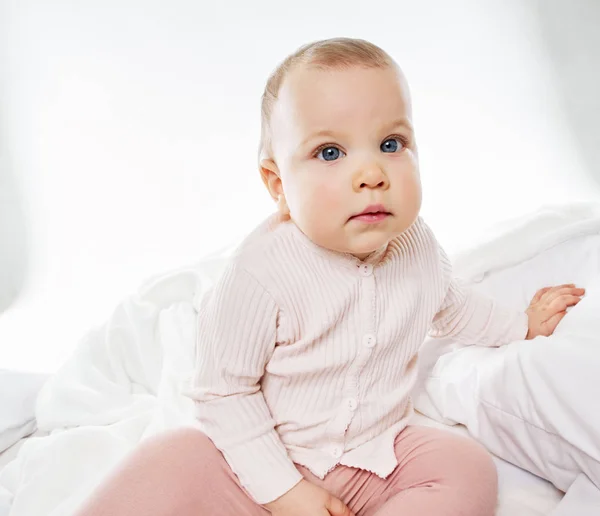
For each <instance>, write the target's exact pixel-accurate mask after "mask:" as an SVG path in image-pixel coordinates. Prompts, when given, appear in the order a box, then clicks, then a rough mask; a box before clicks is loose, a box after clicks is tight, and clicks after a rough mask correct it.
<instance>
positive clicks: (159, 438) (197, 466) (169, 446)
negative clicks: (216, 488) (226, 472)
mask: <svg viewBox="0 0 600 516" xmlns="http://www.w3.org/2000/svg"><path fill="white" fill-rule="evenodd" d="M139 453H140V454H144V456H145V458H146V462H147V463H152V464H153V466H154V467H160V468H163V471H164V473H165V474H168V472H173V473H174V474H175V475H176V477H177V478H178V479H182V478H196V479H198V478H202V477H204V476H206V475H210V473H211V472H214V470H215V467H216V466H217V465H218V464H220V463H221V462H222V461H224V459H223V456H222V455H221V453H220V452H219V450H217V448H216V447H215V445H214V444H213V442H212V441H211V440H210V439H209V438H208V437H207V436H206V435H205V434H203V433H202V432H201V431H199V430H197V429H195V428H178V429H176V430H169V431H167V432H164V433H162V434H159V435H156V436H154V437H151V438H149V439H148V440H146V441H144V442H143V443H142V445H141V449H140V450H139Z"/></svg>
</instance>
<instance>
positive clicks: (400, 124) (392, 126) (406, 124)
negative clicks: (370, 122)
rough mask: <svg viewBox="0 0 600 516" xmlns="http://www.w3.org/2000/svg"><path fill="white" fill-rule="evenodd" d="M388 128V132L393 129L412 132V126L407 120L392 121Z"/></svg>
mask: <svg viewBox="0 0 600 516" xmlns="http://www.w3.org/2000/svg"><path fill="white" fill-rule="evenodd" d="M387 127H388V130H389V131H391V130H392V129H395V128H397V127H404V128H405V129H408V130H409V131H410V132H412V131H413V126H412V124H411V123H410V120H408V119H407V118H399V119H397V120H394V121H393V122H392V123H391V124H390V125H389V126H387Z"/></svg>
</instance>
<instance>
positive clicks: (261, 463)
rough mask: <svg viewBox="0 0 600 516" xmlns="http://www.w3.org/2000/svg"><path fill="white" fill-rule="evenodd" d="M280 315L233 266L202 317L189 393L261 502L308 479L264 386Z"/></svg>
mask: <svg viewBox="0 0 600 516" xmlns="http://www.w3.org/2000/svg"><path fill="white" fill-rule="evenodd" d="M277 313H278V308H277V306H276V304H275V301H274V300H273V298H272V297H271V295H270V294H269V293H268V292H267V291H266V290H265V289H264V288H263V287H262V286H261V285H260V284H259V283H258V282H257V281H256V280H255V279H254V278H253V277H252V276H251V275H250V274H249V273H248V272H246V271H245V270H243V269H240V268H238V267H236V266H235V265H232V266H231V267H230V268H229V269H228V270H227V272H226V273H225V275H224V277H223V278H222V280H221V281H220V282H219V284H218V285H217V286H216V288H215V289H214V290H213V291H212V292H211V293H210V294H209V295H208V297H207V298H206V299H205V301H204V303H203V305H202V307H201V310H200V312H199V316H198V340H197V358H196V371H195V377H194V382H193V386H192V389H191V391H190V396H191V397H192V398H193V399H194V400H195V401H196V416H197V419H198V420H199V422H200V425H201V429H202V431H203V432H204V433H205V434H206V435H207V436H208V437H209V438H210V439H211V440H212V441H213V442H214V444H215V446H216V447H217V448H218V449H219V450H221V452H222V453H223V455H224V457H225V459H226V460H227V463H228V464H229V466H230V467H231V469H232V470H233V472H234V473H235V474H236V475H237V476H238V478H239V480H240V482H241V484H242V485H243V486H244V488H245V489H246V490H247V491H248V492H249V493H250V495H251V496H252V497H253V498H254V499H255V500H256V502H257V503H259V504H266V503H268V502H271V501H273V500H275V499H276V498H278V497H280V496H281V495H283V494H284V493H286V492H288V491H289V490H290V489H291V488H292V487H294V486H295V485H296V484H298V482H300V480H302V475H301V474H300V473H299V471H298V470H297V469H296V467H295V465H294V463H293V462H292V460H291V459H290V458H289V456H288V454H287V451H286V449H285V446H284V445H283V443H282V442H281V440H280V438H279V435H278V434H277V432H276V430H275V422H274V420H273V417H272V415H271V413H270V410H269V408H268V407H267V404H266V402H265V399H264V396H263V393H262V391H261V388H260V379H261V377H262V376H263V374H264V371H265V365H266V363H267V361H268V360H269V358H270V356H271V354H272V353H273V350H274V348H275V341H276V325H277Z"/></svg>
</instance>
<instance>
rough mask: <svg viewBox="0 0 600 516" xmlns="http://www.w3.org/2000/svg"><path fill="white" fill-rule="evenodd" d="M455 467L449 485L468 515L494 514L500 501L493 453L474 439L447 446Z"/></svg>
mask: <svg viewBox="0 0 600 516" xmlns="http://www.w3.org/2000/svg"><path fill="white" fill-rule="evenodd" d="M448 445H449V446H451V451H450V452H449V453H451V454H452V456H453V457H454V460H453V462H454V467H453V468H451V470H450V471H448V478H447V484H448V487H450V488H451V489H452V490H454V491H455V493H456V494H457V495H458V498H459V499H461V500H462V504H464V507H465V511H466V512H464V513H461V514H465V515H471V514H472V515H473V516H475V515H477V516H480V515H481V516H483V515H492V514H494V513H495V508H496V505H497V500H498V473H497V470H496V465H495V464H494V461H493V459H492V456H491V455H490V453H489V452H488V451H487V450H486V449H485V448H484V447H483V446H481V445H480V444H479V443H477V442H476V441H474V440H472V439H466V438H460V439H458V438H457V439H456V440H454V441H453V442H452V443H448Z"/></svg>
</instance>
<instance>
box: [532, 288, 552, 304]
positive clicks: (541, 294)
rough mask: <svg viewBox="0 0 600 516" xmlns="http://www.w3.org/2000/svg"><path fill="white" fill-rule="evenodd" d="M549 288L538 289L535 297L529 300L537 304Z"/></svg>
mask: <svg viewBox="0 0 600 516" xmlns="http://www.w3.org/2000/svg"><path fill="white" fill-rule="evenodd" d="M550 288H551V287H544V288H541V289H539V290H538V291H537V292H536V293H535V296H533V299H532V300H531V302H532V303H537V302H538V301H539V300H540V299H542V296H543V295H544V294H545V293H546V292H548V291H549V290H550Z"/></svg>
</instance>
